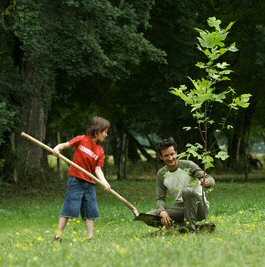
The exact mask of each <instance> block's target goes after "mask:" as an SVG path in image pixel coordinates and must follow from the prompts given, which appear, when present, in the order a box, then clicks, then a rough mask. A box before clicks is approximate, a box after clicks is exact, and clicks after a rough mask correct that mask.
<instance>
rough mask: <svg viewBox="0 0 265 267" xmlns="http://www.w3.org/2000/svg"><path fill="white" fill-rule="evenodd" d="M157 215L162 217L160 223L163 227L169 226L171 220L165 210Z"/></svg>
mask: <svg viewBox="0 0 265 267" xmlns="http://www.w3.org/2000/svg"><path fill="white" fill-rule="evenodd" d="M159 215H160V217H162V220H161V222H162V224H163V225H165V226H170V225H171V223H172V219H171V218H170V216H169V215H168V213H167V212H166V211H165V210H163V211H161V212H160V214H159Z"/></svg>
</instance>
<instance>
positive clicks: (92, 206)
mask: <svg viewBox="0 0 265 267" xmlns="http://www.w3.org/2000/svg"><path fill="white" fill-rule="evenodd" d="M80 213H81V217H82V219H83V220H86V219H91V220H93V219H96V218H99V212H98V203H97V195H96V185H95V184H92V183H89V182H87V181H85V180H83V179H79V178H76V177H73V176H70V177H69V178H68V188H67V192H66V196H65V202H64V208H63V211H62V213H61V216H63V217H67V218H78V217H79V214H80Z"/></svg>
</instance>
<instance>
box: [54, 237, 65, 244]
mask: <svg viewBox="0 0 265 267" xmlns="http://www.w3.org/2000/svg"><path fill="white" fill-rule="evenodd" d="M62 240H63V239H62V237H61V236H57V237H56V236H55V237H54V238H53V242H54V243H58V244H59V243H62Z"/></svg>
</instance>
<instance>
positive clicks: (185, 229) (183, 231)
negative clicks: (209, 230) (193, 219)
mask: <svg viewBox="0 0 265 267" xmlns="http://www.w3.org/2000/svg"><path fill="white" fill-rule="evenodd" d="M178 230H179V232H180V233H181V234H186V233H197V229H196V227H195V225H192V224H189V225H183V226H180V227H179V229H178Z"/></svg>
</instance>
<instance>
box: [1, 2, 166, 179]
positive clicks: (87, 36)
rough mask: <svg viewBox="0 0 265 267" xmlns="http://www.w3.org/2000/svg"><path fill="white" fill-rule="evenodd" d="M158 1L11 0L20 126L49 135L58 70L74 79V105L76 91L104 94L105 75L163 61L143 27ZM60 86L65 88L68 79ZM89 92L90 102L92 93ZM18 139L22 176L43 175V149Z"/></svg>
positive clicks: (8, 18)
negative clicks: (17, 72)
mask: <svg viewBox="0 0 265 267" xmlns="http://www.w3.org/2000/svg"><path fill="white" fill-rule="evenodd" d="M152 2H153V1H142V2H141V3H137V4H134V3H133V2H132V3H130V2H123V1H121V2H117V1H105V0H102V1H67V0H66V1H55V2H51V1H45V0H44V1H19V2H16V1H7V2H6V4H5V7H4V12H3V16H4V21H5V29H6V30H9V34H10V36H11V38H13V39H14V42H16V43H17V45H16V46H14V47H13V49H16V50H17V54H18V55H19V59H17V61H18V62H19V66H18V68H19V72H20V76H21V87H20V91H21V92H23V93H22V97H21V98H19V99H17V101H18V102H19V106H20V107H21V111H20V116H21V117H20V118H19V124H18V126H17V127H16V132H17V133H20V132H21V131H22V130H23V131H25V132H27V133H29V134H31V135H33V136H34V137H35V138H37V139H38V140H40V141H44V140H45V137H46V124H47V120H48V115H49V110H50V108H51V104H52V99H53V96H54V93H55V87H56V81H57V79H56V78H57V77H58V76H57V73H58V74H59V77H62V76H65V77H66V78H65V81H67V79H68V80H69V79H73V80H74V81H73V82H72V83H71V84H72V86H71V94H70V96H71V99H70V98H68V99H67V102H68V103H67V104H69V105H68V107H69V108H71V103H73V102H75V101H74V97H72V96H74V95H75V94H78V93H80V92H81V93H84V92H85V91H89V92H90V93H91V92H93V91H94V90H96V93H94V94H93V96H95V95H100V93H101V90H99V87H98V86H99V85H100V81H101V80H102V79H106V81H107V82H108V83H111V82H115V81H116V80H118V79H120V78H121V77H123V76H125V75H128V74H129V73H130V69H131V68H132V66H135V65H138V64H139V63H140V62H141V60H143V59H146V60H155V61H161V62H162V61H163V56H164V53H163V52H161V51H160V50H158V49H156V48H155V47H154V46H153V45H152V44H151V43H150V42H149V41H148V40H147V39H145V38H144V36H143V34H141V31H140V30H139V29H140V27H146V26H147V25H148V14H149V10H150V8H151V6H152ZM68 77H69V78H68ZM88 81H89V82H88ZM91 81H93V82H91ZM98 81H99V82H98ZM91 84H92V88H91V87H90V88H89V87H88V86H89V85H91ZM80 85H81V86H82V87H81V88H82V89H80V87H78V86H80ZM59 87H61V88H62V89H63V90H64V87H63V84H60V86H59ZM68 88H69V87H68ZM104 89H105V87H104V88H103V90H104ZM75 90H76V91H75ZM83 96H84V97H86V98H87V104H89V103H90V101H91V98H90V94H89V93H87V94H83ZM79 100H80V98H79ZM93 100H94V101H95V100H98V99H93ZM16 141H17V145H16V147H17V150H16V154H17V156H18V158H17V163H18V165H17V166H16V168H17V169H19V174H21V179H22V177H27V179H32V180H33V179H34V180H36V176H37V177H39V178H40V179H41V178H42V177H43V175H42V174H41V173H42V172H43V169H44V168H43V164H44V162H45V157H44V156H45V155H44V154H43V151H42V150H41V149H40V148H36V147H33V146H31V145H30V144H29V143H27V142H25V141H24V140H21V139H20V138H17V140H16Z"/></svg>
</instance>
